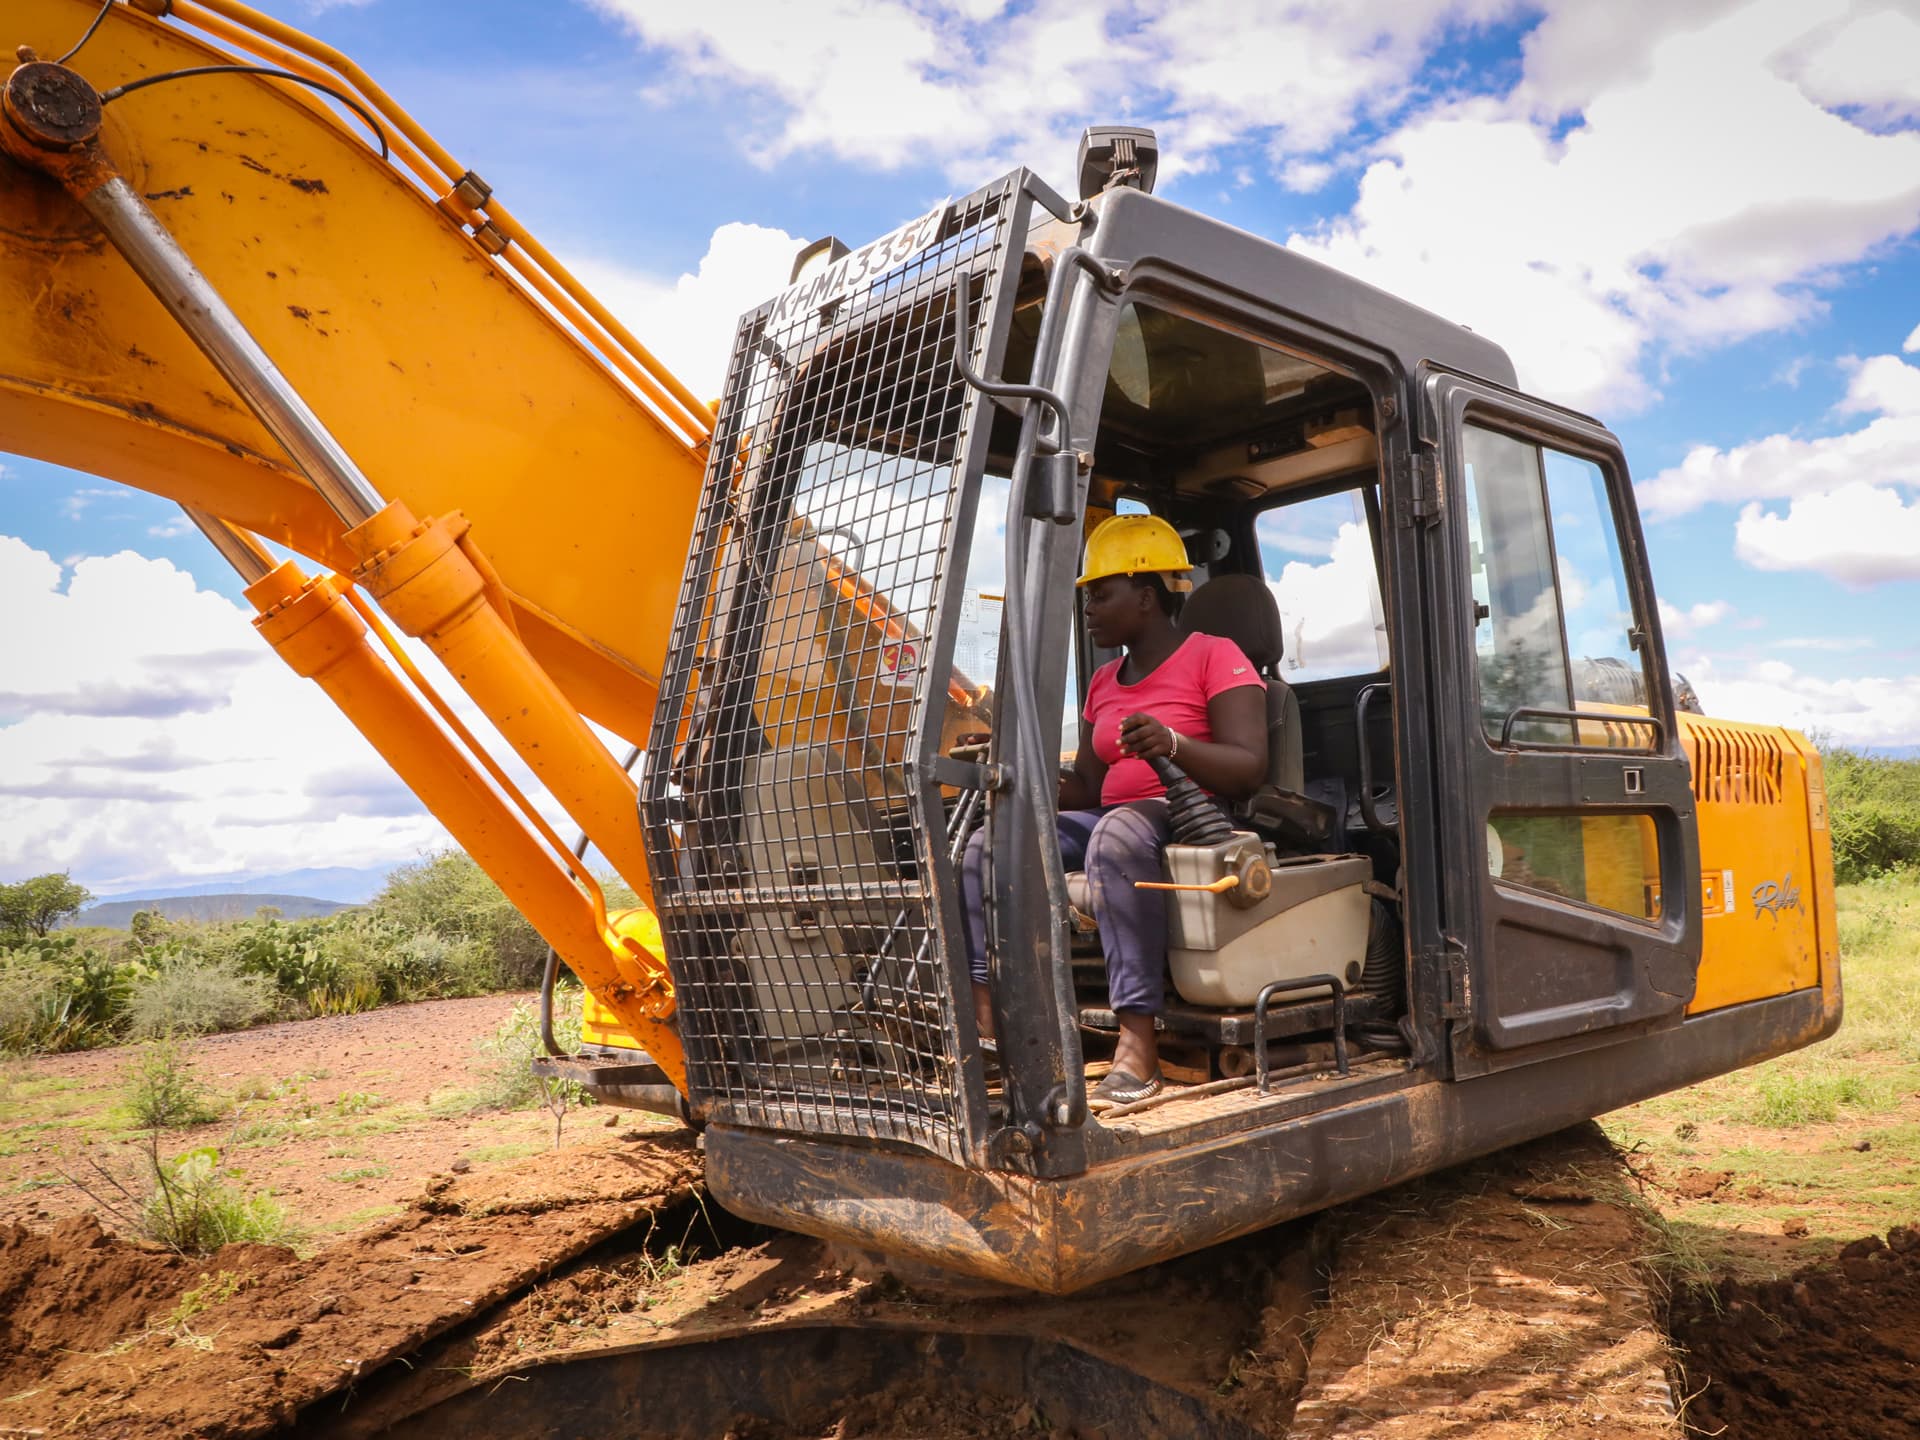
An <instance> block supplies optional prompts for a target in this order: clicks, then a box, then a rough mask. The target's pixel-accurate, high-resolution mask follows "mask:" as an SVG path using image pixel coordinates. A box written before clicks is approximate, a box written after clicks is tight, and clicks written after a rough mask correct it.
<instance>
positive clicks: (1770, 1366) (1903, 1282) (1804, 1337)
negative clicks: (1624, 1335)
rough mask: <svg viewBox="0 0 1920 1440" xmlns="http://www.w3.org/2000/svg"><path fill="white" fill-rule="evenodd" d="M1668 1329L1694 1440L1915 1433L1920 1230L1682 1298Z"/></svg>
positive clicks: (1835, 1439)
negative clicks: (1788, 1271)
mask: <svg viewBox="0 0 1920 1440" xmlns="http://www.w3.org/2000/svg"><path fill="white" fill-rule="evenodd" d="M1672 1328H1673V1334H1674V1340H1675V1343H1676V1346H1677V1347H1678V1348H1679V1350H1680V1352H1681V1355H1680V1359H1681V1363H1682V1365H1683V1367H1684V1370H1685V1374H1686V1380H1687V1390H1688V1393H1689V1394H1691V1395H1692V1396H1693V1398H1692V1399H1691V1401H1690V1402H1689V1403H1688V1405H1687V1409H1686V1418H1687V1423H1688V1426H1689V1428H1690V1429H1691V1430H1693V1431H1695V1432H1696V1433H1699V1434H1702V1435H1715V1434H1725V1435H1737V1436H1739V1437H1741V1440H1803V1437H1805V1436H1807V1435H1809V1434H1813V1435H1820V1436H1823V1437H1832V1440H1915V1437H1920V1232H1915V1231H1913V1230H1908V1229H1904V1228H1896V1229H1894V1230H1892V1231H1890V1232H1889V1233H1888V1236H1887V1239H1886V1241H1884V1242H1883V1241H1881V1240H1880V1239H1879V1238H1878V1237H1877V1236H1871V1237H1868V1238H1866V1239H1863V1240H1857V1241H1855V1242H1854V1243H1853V1244H1851V1245H1848V1246H1847V1247H1846V1248H1845V1249H1844V1250H1842V1251H1841V1252H1840V1256H1839V1258H1838V1259H1837V1260H1833V1261H1827V1262H1823V1263H1821V1264H1816V1265H1810V1266H1807V1267H1806V1268H1804V1269H1802V1270H1800V1271H1798V1272H1796V1273H1795V1274H1793V1275H1792V1276H1790V1277H1788V1278H1784V1279H1780V1280H1773V1281H1767V1282H1765V1283H1762V1284H1759V1285H1753V1284H1744V1283H1738V1282H1725V1283H1723V1284H1721V1285H1720V1286H1719V1287H1718V1288H1717V1289H1715V1290H1711V1291H1694V1292H1689V1293H1688V1294H1685V1295H1683V1296H1680V1297H1678V1298H1677V1299H1676V1301H1675V1303H1674V1307H1673V1317H1672Z"/></svg>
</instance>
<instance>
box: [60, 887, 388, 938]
mask: <svg viewBox="0 0 1920 1440" xmlns="http://www.w3.org/2000/svg"><path fill="white" fill-rule="evenodd" d="M263 905H271V906H273V907H274V909H276V910H278V911H279V912H280V916H281V918H282V919H284V920H305V919H308V918H309V917H311V916H315V915H334V914H338V913H339V912H340V911H342V910H347V909H351V908H352V907H351V906H348V905H343V904H341V903H340V902H339V901H338V900H316V899H314V898H313V896H311V895H254V894H244V895H236V894H232V893H228V894H223V895H147V896H143V897H141V898H139V899H137V900H108V901H106V902H105V903H103V904H99V905H89V906H88V907H87V908H86V909H84V910H82V911H81V912H80V913H79V914H78V915H76V916H74V917H73V919H72V920H70V921H68V922H67V923H68V924H69V925H104V926H106V927H107V928H108V929H109V930H125V929H126V928H127V927H128V925H130V924H131V923H132V922H133V917H134V916H135V915H137V914H139V913H140V912H141V911H142V910H157V911H158V912H159V913H160V914H162V915H164V916H166V917H167V919H169V920H201V921H206V920H251V919H252V918H253V916H254V913H255V912H256V911H258V910H259V909H260V907H261V906H263Z"/></svg>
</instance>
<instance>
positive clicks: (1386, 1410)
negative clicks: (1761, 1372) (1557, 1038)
mask: <svg viewBox="0 0 1920 1440" xmlns="http://www.w3.org/2000/svg"><path fill="white" fill-rule="evenodd" d="M1335 1223H1336V1224H1337V1225H1338V1226H1339V1228H1340V1232H1341V1238H1340V1240H1339V1242H1338V1245H1337V1252H1338V1255H1339V1261H1338V1265H1337V1268H1336V1270H1335V1273H1334V1276H1333V1281H1332V1290H1331V1297H1330V1301H1329V1304H1328V1307H1327V1310H1326V1313H1325V1315H1324V1316H1323V1317H1322V1319H1321V1322H1320V1324H1319V1326H1318V1332H1317V1333H1316V1335H1315V1336H1314V1339H1313V1352H1312V1365H1311V1368H1310V1371H1309V1374H1308V1377H1307V1383H1306V1388H1305V1390H1304V1392H1303V1393H1302V1395H1301V1398H1300V1404H1299V1409H1298V1414H1297V1416H1296V1419H1295V1422H1294V1427H1293V1429H1292V1431H1291V1434H1292V1435H1293V1436H1295V1437H1297V1440H1319V1437H1332V1436H1361V1435H1364V1436H1368V1437H1373V1440H1441V1437H1456V1436H1467V1435H1472V1436H1474V1437H1476V1440H1522V1437H1528V1440H1531V1437H1535V1436H1540V1435H1558V1434H1577V1435H1580V1436H1582V1437H1588V1440H1603V1437H1604V1440H1649V1437H1654V1436H1662V1437H1665V1436H1672V1437H1677V1436H1678V1435H1679V1433H1680V1431H1679V1425H1678V1422H1677V1420H1676V1419H1675V1418H1674V1407H1673V1401H1672V1392H1671V1389H1670V1387H1669V1385H1668V1382H1667V1377H1666V1373H1665V1365H1666V1359H1667V1347H1666V1344H1665V1340H1664V1337H1663V1336H1662V1334H1661V1332H1660V1328H1659V1325H1658V1323H1657V1316H1656V1313H1655V1305H1654V1302H1653V1298H1652V1296H1651V1295H1650V1293H1649V1291H1648V1288H1647V1286H1648V1277H1647V1275H1646V1273H1645V1260H1646V1256H1647V1255H1648V1254H1649V1251H1650V1249H1651V1246H1650V1245H1649V1237H1648V1235H1647V1233H1646V1229H1645V1225H1644V1223H1643V1221H1642V1219H1641V1216H1640V1215H1639V1213H1637V1212H1636V1210H1635V1208H1634V1207H1633V1206H1632V1204H1631V1203H1629V1192H1628V1181H1627V1173H1626V1170H1625V1168H1624V1166H1623V1164H1622V1162H1621V1157H1620V1156H1619V1154H1618V1153H1617V1152H1616V1151H1615V1150H1614V1148H1613V1147H1612V1146H1611V1145H1610V1144H1608V1143H1607V1141H1606V1139H1605V1138H1604V1137H1603V1136H1601V1135H1600V1133H1599V1132H1598V1130H1597V1129H1596V1128H1595V1127H1593V1126H1591V1125H1583V1126H1579V1127H1576V1128H1575V1129H1573V1130H1569V1131H1566V1132H1564V1133H1563V1134H1561V1135H1557V1136H1553V1137H1550V1138H1549V1139H1547V1140H1542V1141H1538V1142H1535V1143H1534V1144H1531V1145H1524V1146H1520V1147H1518V1148H1516V1149H1514V1150H1510V1151H1507V1152H1504V1153H1502V1154H1500V1155H1496V1156H1493V1157H1490V1158H1489V1159H1487V1160H1485V1161H1482V1162H1480V1163H1479V1164H1476V1165H1468V1166H1462V1167H1460V1168H1459V1169H1457V1170H1452V1171H1448V1172H1446V1173H1444V1174H1442V1175H1439V1176H1436V1177H1433V1178H1432V1179H1430V1180H1427V1181H1423V1182H1418V1183H1416V1184H1413V1185H1407V1186H1402V1187H1400V1188H1399V1189H1397V1190H1391V1191H1387V1192H1385V1193H1384V1194H1381V1195H1378V1196H1374V1197H1372V1198H1371V1199H1368V1200H1364V1201H1361V1202H1360V1203H1358V1204H1356V1205H1353V1206H1349V1207H1347V1208H1346V1209H1345V1210H1344V1211H1342V1212H1339V1214H1338V1217H1337V1220H1336V1221H1335Z"/></svg>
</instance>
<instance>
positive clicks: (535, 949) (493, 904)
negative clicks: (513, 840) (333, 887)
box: [373, 850, 547, 988]
mask: <svg viewBox="0 0 1920 1440" xmlns="http://www.w3.org/2000/svg"><path fill="white" fill-rule="evenodd" d="M373 913H374V915H375V916H376V917H378V918H379V919H381V920H384V921H386V922H388V923H389V924H391V925H392V926H394V927H395V929H397V930H398V931H400V932H401V933H403V934H406V935H410V936H417V935H419V934H421V933H422V932H431V933H432V934H434V935H437V936H438V937H439V938H440V939H442V940H444V941H446V942H448V943H449V944H451V945H454V946H456V947H460V946H470V947H472V948H473V949H474V950H476V951H478V952H479V953H480V954H481V955H483V956H484V957H486V959H487V960H488V961H490V963H491V969H492V972H493V973H492V974H491V975H490V976H488V977H487V979H488V982H489V985H490V986H505V987H508V988H525V987H529V986H533V985H537V984H539V983H540V973H541V970H542V969H543V968H544V966H545V965H546V959H547V943H546V941H544V940H542V939H541V938H540V935H539V932H538V931H536V930H535V929H534V928H533V926H532V925H530V924H528V923H527V919H526V917H525V916H523V915H522V914H521V913H520V912H519V911H518V910H516V909H514V908H513V904H512V902H511V901H509V900H508V899H507V897H506V896H505V895H504V894H502V893H501V890H500V887H499V886H498V885H496V884H494V883H493V881H492V879H491V878H489V877H488V875H487V873H486V872H485V871H484V870H482V869H481V868H480V867H479V866H478V865H477V864H475V863H474V861H473V859H472V858H471V857H470V856H468V855H467V854H466V853H465V852H463V851H459V850H448V851H444V852H443V853H441V854H439V855H434V856H431V857H430V858H428V859H426V860H422V861H421V862H420V863H419V864H417V865H407V866H402V867H401V868H400V869H398V870H396V871H394V872H393V874H392V875H391V876H390V877H388V880H387V884H386V888H385V889H384V890H382V891H381V892H380V894H379V895H378V896H377V897H376V898H375V899H374V902H373Z"/></svg>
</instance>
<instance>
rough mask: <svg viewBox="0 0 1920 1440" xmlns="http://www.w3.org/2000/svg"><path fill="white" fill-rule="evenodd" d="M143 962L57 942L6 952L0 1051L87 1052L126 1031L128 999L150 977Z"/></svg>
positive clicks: (0, 957) (0, 977)
mask: <svg viewBox="0 0 1920 1440" xmlns="http://www.w3.org/2000/svg"><path fill="white" fill-rule="evenodd" d="M147 973H148V972H147V969H146V967H145V966H144V965H142V964H139V963H138V962H132V961H121V960H115V959H112V958H111V957H109V956H107V955H104V954H101V953H98V952H95V951H91V950H83V949H80V948H79V947H78V946H77V945H76V944H75V943H74V942H73V941H72V940H71V939H70V938H66V937H54V938H50V939H48V940H45V941H40V942H37V943H35V944H32V945H27V946H22V947H19V948H16V949H13V950H0V1050H4V1051H6V1052H7V1053H10V1054H24V1053H27V1052H30V1051H40V1050H84V1049H86V1048H87V1047H89V1046H92V1045H103V1044H106V1043H109V1042H110V1041H112V1040H113V1039H114V1038H115V1037H116V1036H117V1035H118V1034H119V1033H120V1031H121V1030H122V1029H123V1028H124V1027H125V1022H126V1010H127V1001H128V997H129V996H130V995H131V993H132V991H133V986H134V983H135V982H136V981H137V980H139V979H140V978H142V977H144V976H145V975H146V974H147Z"/></svg>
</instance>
